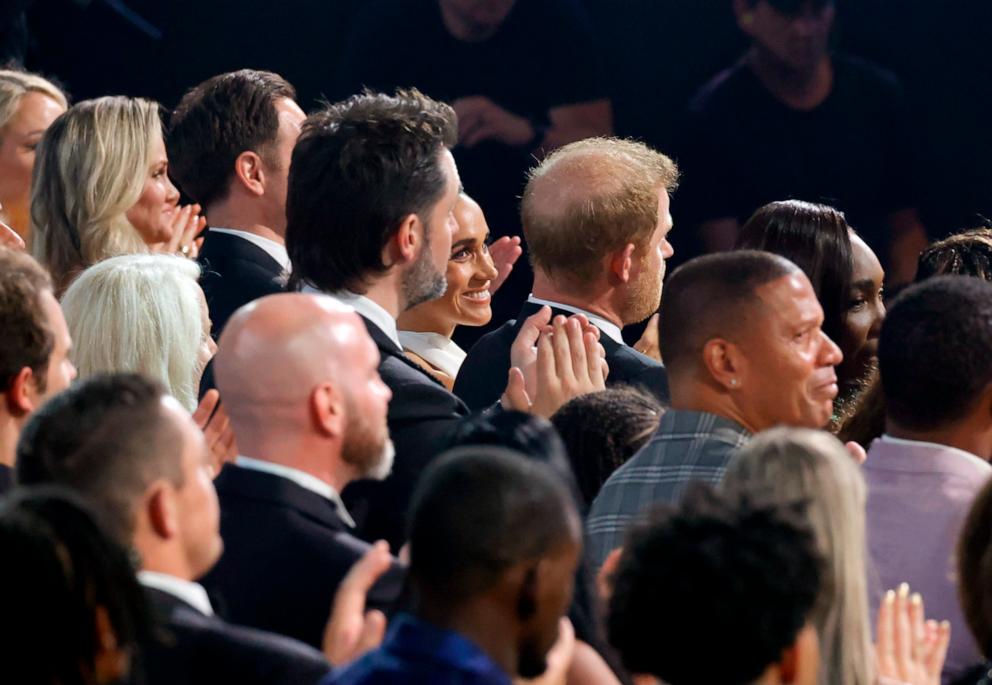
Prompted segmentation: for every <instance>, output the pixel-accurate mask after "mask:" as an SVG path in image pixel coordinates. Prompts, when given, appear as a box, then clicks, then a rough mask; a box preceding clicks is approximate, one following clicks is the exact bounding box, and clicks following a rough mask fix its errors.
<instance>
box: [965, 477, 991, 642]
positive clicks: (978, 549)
mask: <svg viewBox="0 0 992 685" xmlns="http://www.w3.org/2000/svg"><path fill="white" fill-rule="evenodd" d="M957 572H958V575H957V580H958V582H957V586H958V599H959V600H960V605H961V608H962V610H963V612H964V617H965V620H966V621H967V622H968V628H970V629H971V634H972V635H973V636H974V638H975V642H976V643H977V644H978V649H979V651H980V652H981V653H982V654H983V655H984V656H985V657H989V656H990V655H992V481H989V482H987V483H986V484H985V487H983V488H982V490H981V492H979V493H978V496H977V497H975V499H974V501H973V502H972V504H971V509H970V511H969V512H968V517H967V518H966V519H965V522H964V526H963V527H962V529H961V537H960V538H959V539H958V548H957Z"/></svg>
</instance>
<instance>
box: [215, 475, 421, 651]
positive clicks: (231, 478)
mask: <svg viewBox="0 0 992 685" xmlns="http://www.w3.org/2000/svg"><path fill="white" fill-rule="evenodd" d="M214 484H215V485H216V487H217V495H218V497H219V499H220V509H221V523H220V531H221V536H222V537H223V539H224V553H223V554H222V555H221V558H220V561H219V562H218V563H217V565H216V566H214V568H213V569H212V570H211V571H210V573H209V574H207V576H206V577H205V578H204V579H203V581H202V582H203V585H204V586H205V587H206V588H207V589H208V590H209V591H210V592H211V594H214V595H217V596H218V597H219V598H220V600H221V602H222V606H223V608H224V610H225V613H226V617H227V618H229V619H230V620H231V621H233V622H234V623H237V624H239V625H245V626H251V627H253V628H260V629H262V630H267V631H271V632H274V633H279V634H281V635H287V636H289V637H292V638H296V639H297V640H300V641H302V642H305V643H307V644H309V645H311V646H313V647H317V648H319V647H320V646H321V643H322V641H323V635H324V627H325V626H326V624H327V619H328V617H329V616H330V612H331V604H332V602H333V600H334V593H335V592H336V591H337V588H338V585H339V584H340V583H341V580H342V579H343V578H344V576H345V574H347V572H348V570H349V569H350V568H351V566H352V565H353V564H354V563H355V562H356V561H358V559H359V558H360V557H361V556H362V555H363V554H364V553H365V552H366V551H367V550H368V548H369V546H368V544H367V543H365V542H363V541H362V540H359V539H358V538H356V537H355V536H354V535H352V534H351V532H350V531H349V529H348V527H347V525H346V524H345V523H344V522H343V521H342V520H341V519H340V517H339V516H338V513H337V509H336V508H335V507H334V505H333V503H331V502H330V501H328V500H327V499H325V498H324V497H321V496H320V495H318V494H316V493H314V492H311V491H310V490H307V489H306V488H303V487H301V486H300V485H297V484H296V483H294V482H293V481H291V480H289V479H286V478H283V477H281V476H277V475H274V474H269V473H262V472H260V471H253V470H250V469H246V468H241V467H239V466H234V465H227V466H225V467H224V470H223V471H221V473H220V475H219V476H217V478H216V480H214ZM404 577H405V572H404V570H403V569H402V567H400V566H399V565H398V564H397V565H394V567H393V568H392V569H390V570H389V571H387V572H386V574H385V575H384V576H383V577H382V578H380V579H379V581H378V583H376V585H375V586H373V588H372V590H371V591H370V592H369V604H370V606H371V607H374V608H379V609H383V610H387V611H388V610H390V609H391V608H392V604H393V602H394V601H395V600H396V599H397V598H398V597H399V595H400V593H401V591H402V586H403V581H404Z"/></svg>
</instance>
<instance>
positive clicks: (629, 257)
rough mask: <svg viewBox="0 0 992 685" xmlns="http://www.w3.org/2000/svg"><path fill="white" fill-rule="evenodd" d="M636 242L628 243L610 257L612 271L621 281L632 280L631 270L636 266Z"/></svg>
mask: <svg viewBox="0 0 992 685" xmlns="http://www.w3.org/2000/svg"><path fill="white" fill-rule="evenodd" d="M635 249H636V248H635V247H634V243H627V244H626V245H625V246H624V247H623V249H622V250H617V251H616V252H614V253H613V255H612V256H611V257H610V273H611V274H613V276H614V278H616V279H617V280H618V281H620V282H621V283H628V282H630V276H631V274H630V272H631V269H632V268H633V266H634V250H635Z"/></svg>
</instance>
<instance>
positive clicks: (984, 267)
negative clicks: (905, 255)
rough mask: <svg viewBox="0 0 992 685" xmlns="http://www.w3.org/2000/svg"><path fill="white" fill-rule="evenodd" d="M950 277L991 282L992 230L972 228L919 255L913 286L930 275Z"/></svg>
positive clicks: (938, 242)
mask: <svg viewBox="0 0 992 685" xmlns="http://www.w3.org/2000/svg"><path fill="white" fill-rule="evenodd" d="M951 275H958V276H975V277H976V278H980V279H982V280H983V281H992V228H975V229H972V230H970V231H965V232H963V233H958V234H956V235H952V236H950V237H948V238H944V239H943V240H938V241H937V242H935V243H932V244H931V245H930V246H929V247H927V248H926V249H925V250H923V252H921V253H920V260H919V264H918V266H917V269H916V282H917V283H919V282H920V281H925V280H926V279H928V278H933V277H934V276H951Z"/></svg>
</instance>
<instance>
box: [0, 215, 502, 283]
mask: <svg viewBox="0 0 992 685" xmlns="http://www.w3.org/2000/svg"><path fill="white" fill-rule="evenodd" d="M0 246H2V247H6V248H9V249H11V250H17V251H18V252H23V251H24V249H25V247H26V246H25V245H24V240H23V239H22V238H21V236H19V235H18V234H17V231H15V230H14V229H12V228H11V227H10V226H8V225H7V224H5V223H4V222H2V221H0ZM507 273H509V272H507Z"/></svg>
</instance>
